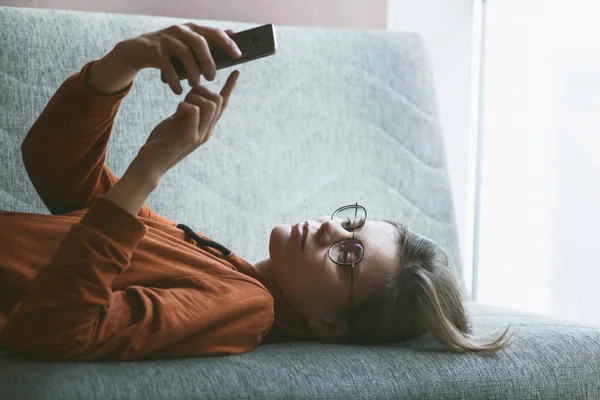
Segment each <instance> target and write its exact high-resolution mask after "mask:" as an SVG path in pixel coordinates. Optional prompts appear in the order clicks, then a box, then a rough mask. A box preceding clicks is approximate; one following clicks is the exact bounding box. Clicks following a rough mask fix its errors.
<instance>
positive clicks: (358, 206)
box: [327, 203, 367, 308]
mask: <svg viewBox="0 0 600 400" xmlns="http://www.w3.org/2000/svg"><path fill="white" fill-rule="evenodd" d="M348 208H354V209H356V214H358V209H359V208H362V210H363V211H364V213H365V218H364V220H363V221H362V223H361V224H360V225H359V226H356V227H353V228H352V230H350V229H347V228H344V227H343V226H342V228H344V229H345V230H346V231H348V232H352V239H349V238H344V239H340V240H338V241H337V242H335V243H333V244H332V245H331V246H330V247H329V251H328V252H327V256H328V257H329V259H330V260H331V261H332V262H333V263H335V264H337V265H341V266H343V267H350V308H352V307H354V267H355V266H356V264H358V263H360V262H361V261H362V260H363V259H364V258H365V245H364V244H363V242H362V241H361V240H360V239H356V238H355V237H354V232H355V231H356V230H357V229H359V228H361V227H362V226H363V225H364V224H365V222H366V221H367V209H366V208H364V207H363V206H361V205H359V204H358V203H355V204H348V205H345V206H343V207H340V208H338V209H337V210H335V211H334V212H333V214H331V220H333V219H334V217H335V215H336V214H337V213H338V212H340V211H343V210H346V209H348ZM346 240H353V241H355V242H358V243H359V244H360V247H361V248H362V254H361V257H360V258H359V259H358V260H357V261H354V262H352V263H340V262H339V261H336V260H334V259H333V257H332V256H331V249H333V247H334V246H335V245H337V244H338V243H340V242H343V241H346Z"/></svg>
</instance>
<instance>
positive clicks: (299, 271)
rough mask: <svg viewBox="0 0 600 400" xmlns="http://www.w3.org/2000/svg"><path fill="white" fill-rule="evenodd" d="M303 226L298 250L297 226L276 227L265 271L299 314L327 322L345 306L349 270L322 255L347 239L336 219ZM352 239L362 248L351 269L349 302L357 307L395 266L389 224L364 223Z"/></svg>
mask: <svg viewBox="0 0 600 400" xmlns="http://www.w3.org/2000/svg"><path fill="white" fill-rule="evenodd" d="M307 222H308V224H309V227H308V234H307V237H306V239H305V245H304V248H302V247H301V236H302V234H301V232H302V229H301V226H302V224H303V223H304V222H301V223H299V224H294V225H279V226H276V227H275V228H273V230H272V231H271V238H270V240H269V253H270V260H269V267H268V269H269V272H270V274H271V275H272V276H273V277H274V278H275V280H276V282H277V284H278V286H279V288H280V289H281V290H282V292H283V294H284V295H285V297H286V298H287V300H288V301H289V302H290V303H291V304H292V306H294V308H295V309H296V310H298V311H299V312H300V313H301V314H303V315H305V316H307V317H317V318H321V319H324V320H325V321H333V320H335V319H336V318H339V317H340V316H341V315H344V314H345V312H346V311H347V310H348V308H349V307H350V290H351V288H350V286H351V285H350V267H346V266H340V265H337V264H335V263H334V262H333V261H331V259H330V258H329V257H328V251H329V248H330V247H331V245H332V244H334V243H335V242H337V241H339V240H341V239H344V238H352V232H349V231H347V230H345V229H344V228H343V227H342V225H341V221H340V220H337V221H334V220H331V217H328V216H323V217H319V218H316V219H315V220H313V221H307ZM354 238H355V239H358V240H360V241H361V242H362V243H363V246H364V258H363V259H362V261H360V262H359V263H358V264H356V266H355V267H354V287H353V290H354V294H353V296H354V300H353V305H354V306H357V305H360V304H361V303H363V302H365V301H366V300H369V299H370V298H372V297H373V296H374V295H375V294H376V293H377V292H378V291H379V290H381V289H382V288H383V286H384V285H385V284H386V283H387V280H388V279H389V278H391V277H393V276H394V272H395V270H396V267H397V263H398V261H397V244H396V243H397V236H396V232H395V229H394V227H393V226H392V225H390V224H389V223H387V222H382V221H371V220H368V219H367V220H366V221H365V223H364V225H363V226H361V227H360V228H358V229H356V231H355V232H354Z"/></svg>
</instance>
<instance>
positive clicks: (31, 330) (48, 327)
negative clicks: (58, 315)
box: [0, 313, 89, 361]
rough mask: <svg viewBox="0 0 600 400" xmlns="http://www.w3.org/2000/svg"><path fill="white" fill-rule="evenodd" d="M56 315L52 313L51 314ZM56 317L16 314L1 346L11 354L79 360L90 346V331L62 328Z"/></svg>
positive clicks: (2, 336) (0, 335)
mask: <svg viewBox="0 0 600 400" xmlns="http://www.w3.org/2000/svg"><path fill="white" fill-rule="evenodd" d="M49 314H52V313H49ZM60 325H61V324H57V323H56V322H54V323H53V322H52V318H43V317H42V318H39V317H38V316H37V315H31V316H24V315H19V314H15V313H13V315H11V317H10V318H9V319H8V321H7V322H6V324H5V326H4V328H3V329H2V332H0V344H1V345H2V347H3V349H4V350H5V351H6V352H7V353H8V354H12V355H15V356H19V357H24V358H29V359H36V360H43V361H77V360H80V359H82V358H83V356H84V355H85V351H86V349H87V347H88V346H86V344H87V343H89V340H88V339H87V337H88V336H89V335H88V334H86V332H81V331H79V332H77V330H74V329H71V328H69V329H62V328H61V326H60Z"/></svg>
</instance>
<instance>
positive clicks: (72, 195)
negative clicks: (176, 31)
mask: <svg viewBox="0 0 600 400" xmlns="http://www.w3.org/2000/svg"><path fill="white" fill-rule="evenodd" d="M96 61H97V60H94V61H90V62H89V63H87V64H86V65H84V66H83V68H82V69H81V71H80V72H78V73H76V74H74V75H72V76H70V77H69V78H67V80H66V81H65V82H64V83H63V84H62V85H61V86H60V88H59V89H58V90H57V92H56V93H55V94H54V95H53V96H52V98H51V99H50V101H49V103H48V104H47V105H46V107H45V108H44V110H43V111H42V113H41V114H40V116H39V117H38V119H37V120H36V121H35V123H34V124H33V126H32V127H31V129H30V130H29V132H28V133H27V135H26V136H25V139H24V140H23V142H22V144H21V153H22V157H23V163H24V165H25V169H26V170H27V173H28V175H29V178H30V180H31V182H32V184H33V186H34V187H35V189H36V191H37V193H38V194H39V196H40V198H41V199H42V201H43V202H44V204H45V205H46V207H48V210H50V212H51V213H52V214H54V215H57V214H67V213H70V212H73V211H76V210H81V209H85V208H88V207H90V205H91V204H92V203H93V201H94V200H95V199H96V198H97V197H98V196H100V195H102V194H104V193H106V192H107V191H108V190H109V189H110V188H111V187H112V186H113V185H114V184H115V183H116V182H117V181H118V180H119V178H117V177H116V176H115V174H114V173H113V172H112V171H111V170H110V168H108V166H106V165H105V163H104V162H105V159H106V149H107V145H108V141H109V139H110V135H111V131H112V128H113V124H114V121H115V117H116V116H117V113H118V110H119V107H120V105H121V100H122V99H123V98H124V97H125V96H126V95H127V94H128V93H129V92H130V91H131V88H132V87H133V82H132V83H131V84H130V85H129V86H128V87H127V88H125V89H124V90H123V91H121V92H119V93H117V94H114V95H102V94H99V93H96V92H94V91H92V90H91V89H90V88H88V86H87V85H86V84H85V76H86V74H87V72H88V70H89V68H90V67H91V66H92V65H93V64H94V63H95V62H96ZM148 133H149V132H148ZM138 215H139V216H142V217H145V218H148V219H154V220H160V219H161V217H160V216H158V215H157V214H156V213H155V212H154V211H152V210H151V209H150V208H149V207H148V205H147V204H144V205H143V207H142V208H141V209H140V213H139V214H138Z"/></svg>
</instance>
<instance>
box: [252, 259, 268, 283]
mask: <svg viewBox="0 0 600 400" xmlns="http://www.w3.org/2000/svg"><path fill="white" fill-rule="evenodd" d="M254 268H256V269H257V270H258V272H260V273H261V274H263V275H264V276H266V277H267V278H269V279H272V278H273V273H272V272H271V259H270V258H267V259H265V260H262V261H259V262H256V263H254Z"/></svg>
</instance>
